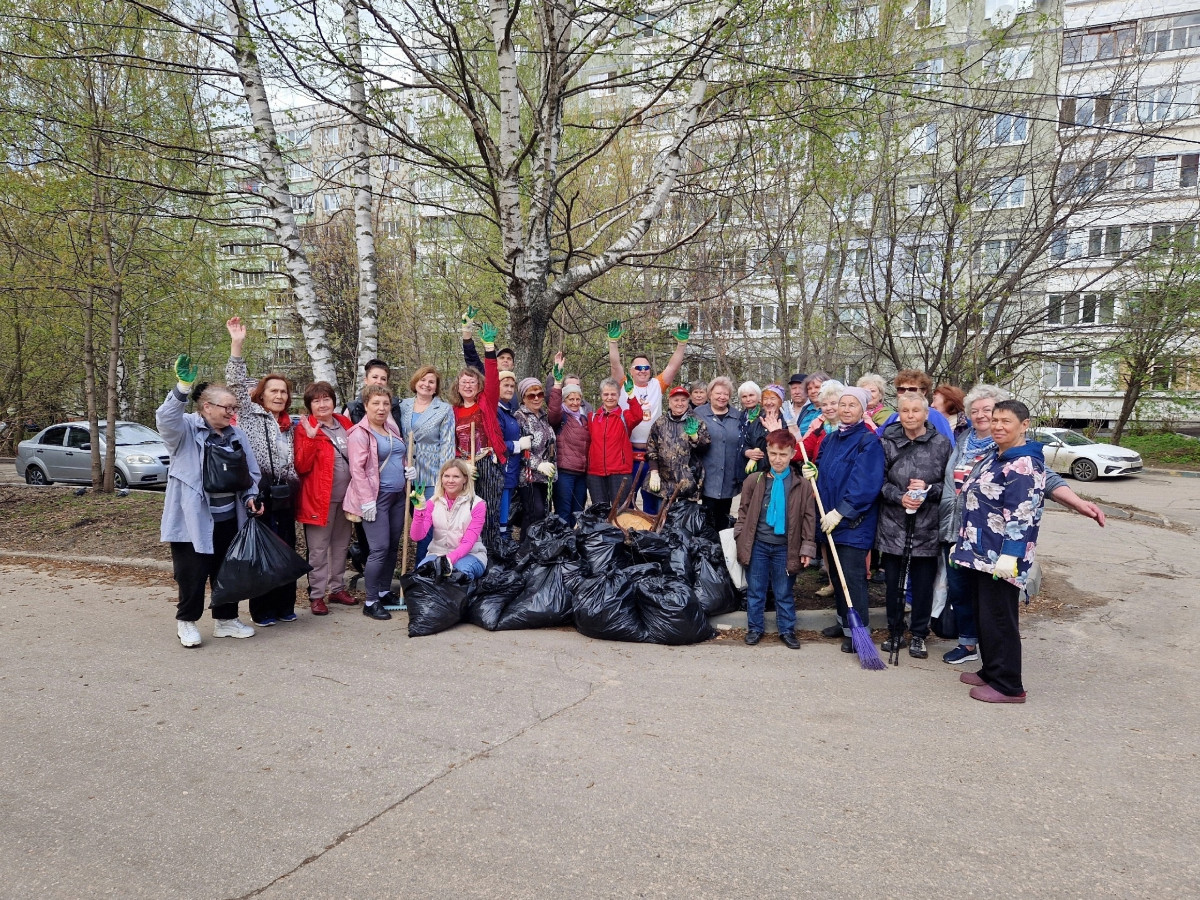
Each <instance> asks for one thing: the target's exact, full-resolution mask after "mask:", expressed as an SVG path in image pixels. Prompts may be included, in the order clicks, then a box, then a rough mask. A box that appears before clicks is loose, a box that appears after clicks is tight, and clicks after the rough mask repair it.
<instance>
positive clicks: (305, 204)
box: [292, 194, 313, 213]
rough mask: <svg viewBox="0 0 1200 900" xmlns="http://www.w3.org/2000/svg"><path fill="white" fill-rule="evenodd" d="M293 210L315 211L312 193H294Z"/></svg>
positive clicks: (302, 211)
mask: <svg viewBox="0 0 1200 900" xmlns="http://www.w3.org/2000/svg"><path fill="white" fill-rule="evenodd" d="M292 211H293V212H298V213H310V212H312V211H313V195H312V194H292Z"/></svg>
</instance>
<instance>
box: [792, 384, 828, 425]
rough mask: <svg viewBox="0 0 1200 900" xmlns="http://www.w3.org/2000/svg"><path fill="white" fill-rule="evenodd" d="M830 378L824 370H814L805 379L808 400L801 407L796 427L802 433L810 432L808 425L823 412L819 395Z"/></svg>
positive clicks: (805, 392)
mask: <svg viewBox="0 0 1200 900" xmlns="http://www.w3.org/2000/svg"><path fill="white" fill-rule="evenodd" d="M828 380H829V376H828V375H827V374H825V373H824V372H813V373H811V374H810V375H809V376H808V377H807V378H805V379H804V395H805V396H806V397H807V398H808V402H807V403H805V404H804V406H803V407H801V409H800V412H799V413H798V414H797V416H796V428H797V429H799V432H800V434H801V435H805V434H808V426H809V425H811V424H812V420H813V419H815V418H816V417H817V416H819V415H820V414H821V404H820V401H819V400H818V399H817V396H818V394H819V393H820V391H821V385H823V384H824V383H825V382H827V381H828Z"/></svg>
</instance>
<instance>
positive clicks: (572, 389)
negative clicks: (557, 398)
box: [562, 384, 583, 400]
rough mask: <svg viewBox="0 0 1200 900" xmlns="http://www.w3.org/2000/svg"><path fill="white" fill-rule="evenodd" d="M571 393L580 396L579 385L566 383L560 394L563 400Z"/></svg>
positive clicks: (580, 389) (581, 393)
mask: <svg viewBox="0 0 1200 900" xmlns="http://www.w3.org/2000/svg"><path fill="white" fill-rule="evenodd" d="M572 394H578V395H579V396H580V397H582V396H583V389H582V388H580V386H579V385H577V384H568V385H567V386H566V387H565V388H563V389H562V396H563V399H564V400H566V399H567V398H568V397H570V396H571V395H572Z"/></svg>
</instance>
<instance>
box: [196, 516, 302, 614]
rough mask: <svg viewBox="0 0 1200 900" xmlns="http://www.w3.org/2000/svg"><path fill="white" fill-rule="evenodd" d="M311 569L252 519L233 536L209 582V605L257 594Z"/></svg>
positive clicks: (261, 524) (271, 533)
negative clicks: (215, 574)
mask: <svg viewBox="0 0 1200 900" xmlns="http://www.w3.org/2000/svg"><path fill="white" fill-rule="evenodd" d="M311 571H312V566H310V565H309V564H308V563H307V562H305V561H304V557H303V556H301V555H300V554H298V553H297V552H296V551H295V550H293V549H292V548H291V547H289V546H288V545H287V544H286V543H285V542H284V540H283V539H282V538H281V537H279V535H277V534H275V532H273V531H272V530H271V529H270V528H268V527H267V526H266V525H264V524H263V523H262V522H261V521H259V520H258V519H256V518H253V517H252V518H250V519H249V520H247V522H246V524H245V525H243V526H242V530H241V531H239V532H238V533H237V534H236V535H234V538H233V543H231V544H230V545H229V551H228V552H227V553H226V554H225V559H224V560H222V561H221V568H220V569H219V570H218V571H217V580H216V581H215V582H213V589H212V600H211V602H210V603H209V604H208V605H209V607H213V606H220V605H221V604H223V603H237V602H239V601H241V600H249V599H250V598H251V597H261V596H262V595H263V594H265V593H266V592H267V591H273V590H274V589H275V588H277V587H281V586H283V585H285V584H288V583H289V582H292V581H295V580H296V579H297V578H299V577H300V576H302V575H305V574H307V573H308V572H311Z"/></svg>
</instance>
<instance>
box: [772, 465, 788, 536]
mask: <svg viewBox="0 0 1200 900" xmlns="http://www.w3.org/2000/svg"><path fill="white" fill-rule="evenodd" d="M771 474H772V475H773V476H774V477H773V478H772V479H771V502H770V503H768V504H767V524H768V525H770V526H771V527H772V528H774V529H775V533H776V534H786V533H787V477H788V473H787V471H786V470H785V471H784V473H783V474H782V475H775V473H774V472H772V473H771Z"/></svg>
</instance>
